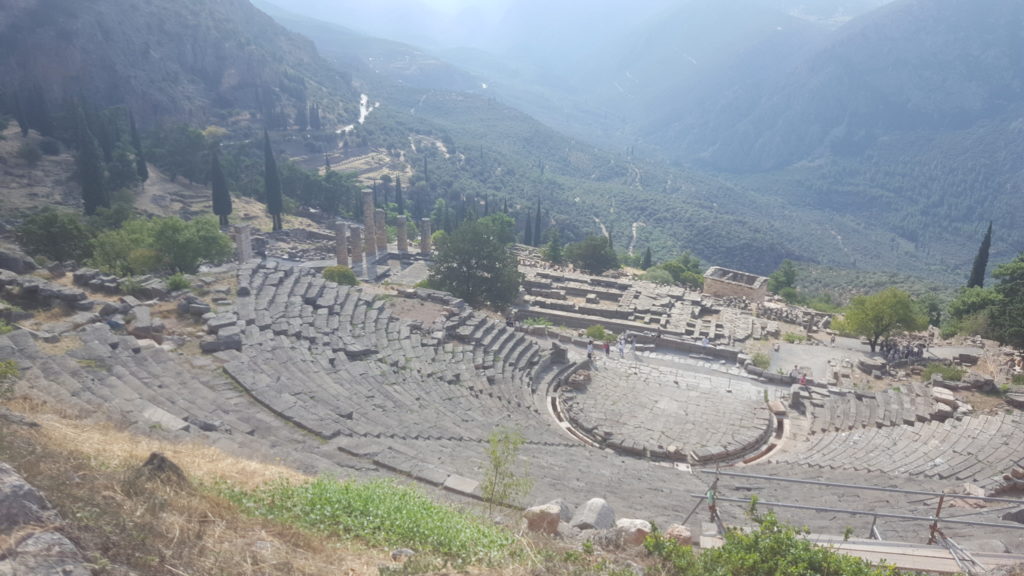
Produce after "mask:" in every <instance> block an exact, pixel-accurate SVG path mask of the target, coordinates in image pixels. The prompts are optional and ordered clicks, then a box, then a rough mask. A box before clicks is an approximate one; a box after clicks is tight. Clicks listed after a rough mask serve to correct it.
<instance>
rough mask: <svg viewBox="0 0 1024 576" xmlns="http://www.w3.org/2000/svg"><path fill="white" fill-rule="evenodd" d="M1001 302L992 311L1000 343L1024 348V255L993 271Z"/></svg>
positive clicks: (993, 323)
mask: <svg viewBox="0 0 1024 576" xmlns="http://www.w3.org/2000/svg"><path fill="white" fill-rule="evenodd" d="M992 277H993V278H995V279H996V285H995V286H993V288H994V289H995V291H996V293H998V294H999V296H1000V297H1001V301H1000V302H999V303H998V304H997V305H996V306H995V307H994V308H993V309H992V314H991V325H992V327H993V329H994V330H995V333H996V337H997V338H998V339H999V341H1000V342H1002V343H1004V344H1009V345H1011V346H1015V347H1017V348H1024V253H1021V254H1019V255H1018V256H1017V257H1016V258H1014V259H1013V260H1012V261H1010V262H1007V263H1006V264H1003V265H1001V266H997V267H996V269H995V270H993V271H992Z"/></svg>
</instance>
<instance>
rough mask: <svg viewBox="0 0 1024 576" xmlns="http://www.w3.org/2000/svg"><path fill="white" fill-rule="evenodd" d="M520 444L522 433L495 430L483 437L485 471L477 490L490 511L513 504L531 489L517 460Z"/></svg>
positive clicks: (530, 484)
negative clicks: (485, 452) (485, 445)
mask: <svg viewBox="0 0 1024 576" xmlns="http://www.w3.org/2000/svg"><path fill="white" fill-rule="evenodd" d="M523 442H525V439H524V438H523V435H522V434H519V433H518V432H515V431H513V430H506V429H504V428H495V429H494V430H492V431H491V434H490V435H489V436H488V437H487V469H486V470H485V471H484V481H483V483H482V484H481V485H480V490H481V492H482V493H483V497H484V500H486V501H487V503H488V504H489V505H490V506H491V508H493V507H494V506H496V505H501V504H511V505H517V504H519V501H520V500H521V499H523V498H524V497H525V496H526V495H527V494H529V493H530V488H532V487H533V481H532V480H530V478H529V470H527V469H526V468H525V462H520V460H519V448H520V447H521V446H522V445H523Z"/></svg>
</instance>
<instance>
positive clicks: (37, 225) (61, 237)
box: [15, 208, 92, 263]
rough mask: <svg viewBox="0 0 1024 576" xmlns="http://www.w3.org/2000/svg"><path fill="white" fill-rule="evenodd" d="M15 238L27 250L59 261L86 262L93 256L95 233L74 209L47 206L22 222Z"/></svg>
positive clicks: (32, 253)
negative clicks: (93, 236)
mask: <svg viewBox="0 0 1024 576" xmlns="http://www.w3.org/2000/svg"><path fill="white" fill-rule="evenodd" d="M15 238H16V239H17V241H18V244H19V245H20V246H21V247H22V248H23V249H24V250H25V252H28V253H29V254H30V255H32V256H45V257H46V258H49V259H50V260H53V261H55V262H66V261H68V260H74V261H75V262H78V263H82V262H84V261H85V260H86V259H87V258H89V257H90V256H92V245H91V244H90V242H91V241H92V233H91V232H90V230H89V227H88V226H86V225H85V223H84V222H83V221H82V217H81V216H80V215H78V214H73V213H71V212H58V211H57V210H54V209H53V208H44V209H43V210H41V211H39V212H36V213H35V214H33V215H31V216H29V217H28V218H26V219H25V221H24V222H22V224H21V225H20V226H18V228H17V229H16V230H15Z"/></svg>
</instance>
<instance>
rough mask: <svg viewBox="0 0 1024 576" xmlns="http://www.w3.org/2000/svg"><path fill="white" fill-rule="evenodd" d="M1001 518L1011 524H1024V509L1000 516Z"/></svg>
mask: <svg viewBox="0 0 1024 576" xmlns="http://www.w3.org/2000/svg"><path fill="white" fill-rule="evenodd" d="M1000 518H1002V519H1003V520H1008V521H1010V522H1016V523H1018V524H1024V508H1021V509H1019V510H1014V511H1013V512H1007V513H1006V514H1003V515H1002V516H1000Z"/></svg>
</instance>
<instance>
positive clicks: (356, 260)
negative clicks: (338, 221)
mask: <svg viewBox="0 0 1024 576" xmlns="http://www.w3.org/2000/svg"><path fill="white" fill-rule="evenodd" d="M348 237H349V240H350V241H351V242H352V269H353V270H355V268H356V266H358V265H362V263H363V231H362V228H361V227H359V226H356V225H355V224H350V225H349V227H348Z"/></svg>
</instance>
